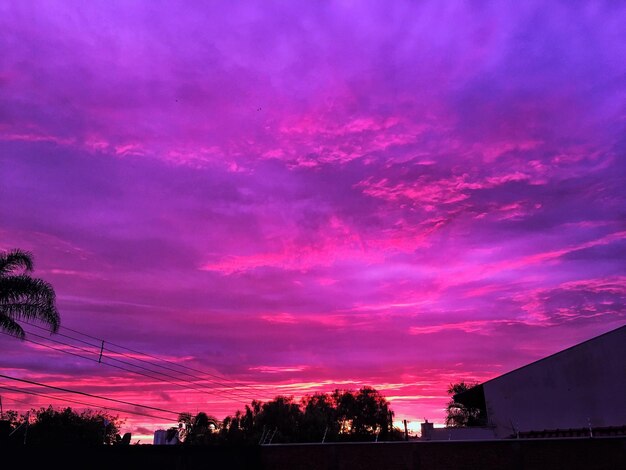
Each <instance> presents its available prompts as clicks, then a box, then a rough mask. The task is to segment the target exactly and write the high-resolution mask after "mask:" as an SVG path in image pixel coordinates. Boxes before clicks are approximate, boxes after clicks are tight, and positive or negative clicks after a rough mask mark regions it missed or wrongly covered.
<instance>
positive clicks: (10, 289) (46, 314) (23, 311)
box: [0, 250, 61, 338]
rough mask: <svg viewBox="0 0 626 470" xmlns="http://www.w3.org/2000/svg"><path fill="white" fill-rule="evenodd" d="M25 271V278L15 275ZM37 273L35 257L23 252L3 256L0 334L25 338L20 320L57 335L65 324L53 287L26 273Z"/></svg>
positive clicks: (4, 253)
mask: <svg viewBox="0 0 626 470" xmlns="http://www.w3.org/2000/svg"><path fill="white" fill-rule="evenodd" d="M20 269H21V270H23V271H24V272H23V273H21V274H16V273H15V271H17V270H20ZM32 270H33V258H32V255H31V254H30V253H28V252H26V251H22V250H12V251H7V252H3V253H0V330H4V331H6V332H8V333H10V334H12V335H14V336H17V337H18V338H24V336H25V334H24V329H23V328H22V327H21V326H20V324H19V321H20V320H34V321H38V322H41V323H44V324H46V325H47V326H49V327H50V330H51V331H52V332H54V333H56V332H57V331H58V329H59V326H60V324H61V320H60V317H59V312H58V311H57V309H56V305H55V302H56V295H55V293H54V289H53V288H52V286H51V285H50V284H48V283H47V282H46V281H43V280H41V279H36V278H32V277H30V276H29V275H28V274H26V273H30V272H31V271H32Z"/></svg>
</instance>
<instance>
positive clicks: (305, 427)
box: [301, 393, 339, 442]
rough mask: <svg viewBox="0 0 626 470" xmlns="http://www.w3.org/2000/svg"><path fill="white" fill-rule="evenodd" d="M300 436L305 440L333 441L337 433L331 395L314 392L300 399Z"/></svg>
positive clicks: (334, 408)
mask: <svg viewBox="0 0 626 470" xmlns="http://www.w3.org/2000/svg"><path fill="white" fill-rule="evenodd" d="M302 408H303V409H304V413H303V416H302V426H301V438H302V440H303V441H305V442H321V440H322V439H324V437H325V439H326V441H334V440H336V439H337V435H338V434H339V423H338V421H337V407H336V404H335V402H334V400H333V397H332V396H331V395H328V394H326V393H316V394H314V395H312V396H307V397H304V398H303V399H302Z"/></svg>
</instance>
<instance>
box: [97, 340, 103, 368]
mask: <svg viewBox="0 0 626 470" xmlns="http://www.w3.org/2000/svg"><path fill="white" fill-rule="evenodd" d="M103 352H104V340H102V345H101V346H100V357H99V358H98V364H99V363H101V362H102V353H103Z"/></svg>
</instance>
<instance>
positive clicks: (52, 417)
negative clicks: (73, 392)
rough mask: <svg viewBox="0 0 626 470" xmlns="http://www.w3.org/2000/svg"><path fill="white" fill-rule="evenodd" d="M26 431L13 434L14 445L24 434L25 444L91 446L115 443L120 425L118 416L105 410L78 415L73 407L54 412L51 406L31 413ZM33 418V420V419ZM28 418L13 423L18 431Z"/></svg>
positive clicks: (20, 430) (87, 411)
mask: <svg viewBox="0 0 626 470" xmlns="http://www.w3.org/2000/svg"><path fill="white" fill-rule="evenodd" d="M29 415H30V421H31V422H30V423H29V424H28V430H26V426H25V425H23V426H22V427H21V428H19V429H18V431H17V432H16V433H15V434H14V440H15V441H16V442H23V440H24V433H25V432H27V439H26V441H27V443H28V444H33V445H43V446H55V445H61V446H69V445H81V446H94V445H102V444H114V443H116V442H117V440H116V437H117V436H118V432H119V426H120V425H121V424H122V422H121V421H120V419H119V418H118V417H117V416H113V415H111V414H109V413H107V412H105V411H94V410H86V411H83V412H81V413H78V412H76V411H74V410H72V408H69V407H68V408H64V409H59V410H56V409H54V408H53V407H52V406H49V407H48V408H40V409H39V410H31V411H30V413H29ZM33 417H34V418H33ZM25 419H27V415H23V416H21V418H20V419H19V420H18V421H15V422H14V423H13V426H14V427H15V428H17V427H18V426H19V425H21V424H25V423H24V420H25Z"/></svg>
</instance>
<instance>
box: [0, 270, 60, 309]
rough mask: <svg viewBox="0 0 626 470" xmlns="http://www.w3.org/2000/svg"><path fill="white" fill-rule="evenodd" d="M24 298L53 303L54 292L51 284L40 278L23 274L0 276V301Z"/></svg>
mask: <svg viewBox="0 0 626 470" xmlns="http://www.w3.org/2000/svg"><path fill="white" fill-rule="evenodd" d="M24 298H28V299H34V300H37V301H39V300H41V301H44V300H45V301H47V302H50V303H54V301H55V299H56V294H55V293H54V289H53V288H52V286H51V285H50V284H49V283H48V282H46V281H44V280H42V279H35V278H32V277H30V276H27V275H25V274H21V275H19V276H5V277H0V302H11V301H17V300H19V299H24Z"/></svg>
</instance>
